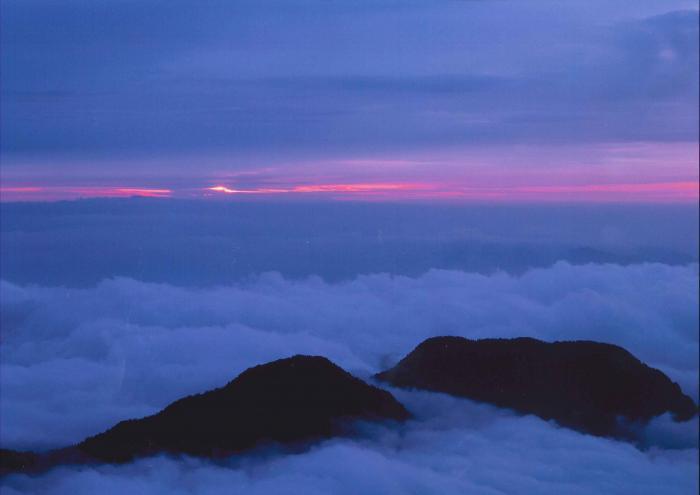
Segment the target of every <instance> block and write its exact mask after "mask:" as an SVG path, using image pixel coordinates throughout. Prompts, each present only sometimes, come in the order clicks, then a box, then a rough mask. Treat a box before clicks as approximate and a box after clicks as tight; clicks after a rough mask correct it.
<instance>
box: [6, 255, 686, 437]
mask: <svg viewBox="0 0 700 495" xmlns="http://www.w3.org/2000/svg"><path fill="white" fill-rule="evenodd" d="M697 272H698V269H697V265H689V266H681V267H670V266H667V265H661V264H643V265H631V266H627V267H621V266H618V265H593V264H591V265H582V266H573V265H570V264H567V263H558V264H556V265H554V266H552V267H550V268H547V269H533V270H530V271H528V272H526V273H525V274H523V275H521V276H513V275H508V274H505V273H497V274H493V275H490V276H486V275H479V274H473V273H465V272H457V271H439V270H434V271H431V272H429V273H427V274H425V275H423V276H421V277H418V278H409V277H392V276H389V275H381V274H380V275H368V276H360V277H358V278H356V279H355V280H352V281H349V282H344V283H337V284H331V283H327V282H324V281H323V280H321V279H320V278H318V277H311V278H308V279H304V280H298V281H290V280H287V279H284V278H283V277H281V276H280V275H278V274H275V273H269V274H264V275H261V276H259V277H257V278H255V279H252V280H250V281H249V282H247V283H240V284H236V285H230V286H220V287H209V288H184V287H176V286H171V285H165V284H152V283H144V282H139V281H136V280H132V279H126V278H116V279H110V280H105V281H103V282H101V283H100V284H98V285H97V286H95V287H92V288H88V289H70V288H42V287H35V286H24V287H22V286H17V285H14V284H11V283H8V282H3V284H2V318H3V321H2V328H3V334H2V338H3V341H2V347H1V348H0V357H1V358H2V364H1V365H0V366H1V368H0V369H1V370H2V373H1V377H0V380H1V381H0V383H1V384H2V390H3V401H2V405H1V406H0V407H1V409H0V413H1V414H0V427H1V429H2V431H3V443H4V444H5V445H6V446H8V447H55V446H59V445H64V444H66V443H70V442H72V441H76V440H79V439H81V438H83V437H85V436H87V435H90V434H94V433H96V432H99V431H101V430H103V429H105V428H106V427H108V426H109V425H111V424H112V423H114V422H115V421H118V420H120V419H125V418H128V417H134V416H142V415H145V414H148V413H152V412H155V411H156V410H158V409H159V408H161V407H163V406H164V405H166V404H167V403H169V402H170V401H172V400H174V399H176V398H178V397H180V396H182V395H185V394H189V393H193V392H197V391H202V390H206V389H208V388H212V387H215V386H219V385H221V384H223V383H226V382H227V381H228V380H230V379H232V378H233V377H234V376H236V375H237V374H238V373H240V372H241V371H242V370H243V369H245V368H247V367H249V366H251V365H254V364H258V363H261V362H265V361H269V360H272V359H276V358H280V357H285V356H289V355H291V354H294V353H305V354H321V355H325V356H327V357H329V358H330V359H331V360H333V361H335V362H336V363H338V364H339V365H341V366H343V367H344V368H346V369H348V370H351V371H353V372H355V373H357V374H359V375H361V376H368V375H370V374H372V373H374V372H377V371H379V370H381V369H384V368H386V367H388V366H390V365H392V364H394V363H395V362H396V361H397V360H398V359H399V358H400V357H402V356H403V355H404V354H406V353H407V352H409V351H410V350H411V349H412V348H413V347H414V346H415V345H417V344H418V343H419V342H420V341H421V340H423V339H425V338H427V337H430V336H434V335H462V336H465V337H493V336H501V337H515V336H523V335H526V336H534V337H539V338H542V339H545V340H569V339H591V340H597V341H604V342H611V343H615V344H620V345H622V346H624V347H626V348H627V349H629V350H630V351H631V352H632V353H633V354H635V355H636V356H638V357H639V358H640V359H642V360H643V361H645V362H647V363H648V364H650V365H652V366H655V367H658V368H660V369H662V370H663V371H665V372H666V373H667V374H668V375H669V376H671V378H672V379H674V380H675V381H678V382H679V383H680V384H681V385H682V387H683V388H684V390H685V392H686V393H688V394H690V395H692V396H693V397H694V398H695V399H696V400H697V398H698V394H697V387H698V379H697V374H698V332H697V324H698V308H697V305H696V304H695V302H696V301H697V297H698V289H697V278H698V273H697Z"/></svg>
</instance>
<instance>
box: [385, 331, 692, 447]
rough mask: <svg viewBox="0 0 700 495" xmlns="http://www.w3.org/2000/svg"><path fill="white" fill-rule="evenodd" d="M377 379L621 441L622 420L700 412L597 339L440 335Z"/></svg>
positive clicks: (670, 385)
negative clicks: (536, 417)
mask: <svg viewBox="0 0 700 495" xmlns="http://www.w3.org/2000/svg"><path fill="white" fill-rule="evenodd" d="M376 377H377V378H378V379H380V380H383V381H386V382H388V383H391V384H392V385H395V386H398V387H412V388H418V389H426V390H432V391H435V392H444V393H448V394H452V395H457V396H461V397H467V398H469V399H473V400H476V401H483V402H489V403H491V404H495V405H497V406H501V407H507V408H511V409H514V410H516V411H519V412H523V413H532V414H536V415H537V416H540V417H542V418H544V419H554V420H556V421H557V422H558V423H560V424H562V425H564V426H568V427H572V428H575V429H578V430H582V431H585V432H588V433H592V434H594V435H602V436H618V435H620V430H619V429H618V428H617V425H618V422H617V418H618V417H623V418H625V419H626V420H628V421H636V422H646V421H648V420H650V419H651V418H653V417H654V416H658V415H660V414H663V413H665V412H671V413H672V414H673V415H674V419H676V420H677V421H684V420H688V419H690V418H691V417H693V416H694V415H695V414H696V413H697V406H696V405H695V403H694V402H693V400H692V399H691V398H690V397H688V396H687V395H685V394H683V392H682V391H681V389H680V387H679V386H678V384H676V383H674V382H672V381H671V380H670V379H669V378H668V377H667V376H666V375H664V374H663V373H662V372H661V371H659V370H657V369H654V368H650V367H649V366H647V365H645V364H644V363H642V362H641V361H639V360H638V359H637V358H635V357H634V356H633V355H632V354H630V353H629V352H627V351H626V350H625V349H623V348H621V347H618V346H614V345H610V344H602V343H597V342H589V341H576V342H554V343H546V342H542V341H539V340H536V339H532V338H517V339H484V340H468V339H465V338H461V337H435V338H431V339H428V340H426V341H424V342H422V343H421V344H420V345H418V347H416V348H415V349H414V350H413V351H412V352H411V353H410V354H408V355H407V356H406V357H405V358H403V359H402V360H401V361H400V362H399V363H398V364H397V365H396V366H395V367H393V368H391V369H389V370H387V371H384V372H382V373H379V374H377V375H376Z"/></svg>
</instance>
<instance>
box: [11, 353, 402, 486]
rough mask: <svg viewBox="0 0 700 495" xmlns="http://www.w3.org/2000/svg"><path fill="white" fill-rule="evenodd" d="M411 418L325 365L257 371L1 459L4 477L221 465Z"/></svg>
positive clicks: (284, 362)
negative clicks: (59, 443)
mask: <svg viewBox="0 0 700 495" xmlns="http://www.w3.org/2000/svg"><path fill="white" fill-rule="evenodd" d="M408 417H409V413H408V411H406V409H405V408H404V407H403V406H402V405H401V404H400V403H399V402H398V401H397V400H396V399H395V398H394V397H393V396H392V395H391V394H390V393H389V392H387V391H385V390H381V389H379V388H377V387H373V386H371V385H368V384H366V383H365V382H363V381H362V380H360V379H358V378H355V377H354V376H352V375H350V374H349V373H347V372H346V371H344V370H343V369H341V368H339V367H338V366H336V365H335V364H333V363H332V362H331V361H329V360H328V359H326V358H323V357H315V356H294V357H291V358H288V359H281V360H279V361H274V362H271V363H268V364H264V365H260V366H255V367H253V368H250V369H248V370H246V371H244V372H243V373H241V374H240V375H239V376H238V377H237V378H236V379H234V380H233V381H231V382H230V383H228V384H227V385H225V386H224V387H221V388H218V389H215V390H212V391H209V392H206V393H203V394H198V395H192V396H189V397H185V398H184V399H180V400H178V401H176V402H173V403H172V404H170V405H169V406H168V407H166V408H165V409H163V410H162V411H161V412H159V413H157V414H155V415H153V416H149V417H146V418H142V419H136V420H128V421H122V422H120V423H118V424H117V425H116V426H114V427H113V428H111V429H110V430H108V431H106V432H104V433H101V434H99V435H96V436H93V437H90V438H88V439H86V440H84V441H83V442H81V443H79V444H77V445H75V446H73V447H69V448H66V449H61V450H56V451H53V452H49V453H47V454H32V453H28V452H14V451H7V450H5V451H2V452H1V453H0V454H1V455H0V461H1V462H2V463H1V466H0V469H1V470H2V471H3V472H11V471H32V470H42V469H45V468H47V467H50V466H52V465H56V464H60V463H66V462H69V463H75V462H126V461H129V460H132V459H134V458H135V457H142V456H148V455H153V454H158V453H171V454H189V455H195V456H207V457H218V456H226V455H230V454H233V453H237V452H242V451H245V450H249V449H252V448H254V447H257V446H259V445H261V444H266V443H278V444H284V445H294V444H302V443H306V442H310V441H314V440H319V439H323V438H328V437H331V436H334V435H342V434H344V433H346V430H345V429H344V425H345V422H346V420H355V419H362V420H398V421H402V420H405V419H407V418H408Z"/></svg>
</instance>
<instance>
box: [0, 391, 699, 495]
mask: <svg viewBox="0 0 700 495" xmlns="http://www.w3.org/2000/svg"><path fill="white" fill-rule="evenodd" d="M398 394H399V398H400V399H401V400H402V401H404V402H405V403H406V404H408V406H409V407H410V408H411V409H412V410H413V411H415V412H416V413H417V418H416V419H415V420H412V421H410V422H409V423H408V424H406V425H405V427H404V428H402V429H400V430H395V429H387V428H384V427H382V426H376V425H375V426H366V427H365V429H364V431H363V432H362V433H363V435H361V436H360V437H359V438H357V439H354V440H349V439H342V440H331V441H328V442H324V443H322V444H320V445H317V446H316V447H314V448H312V449H311V450H310V451H308V452H305V453H303V454H298V455H290V456H275V455H274V454H270V453H262V454H260V455H258V456H249V457H246V458H243V459H240V458H239V459H233V460H230V461H226V462H222V463H218V464H212V463H209V462H206V461H202V460H197V459H191V458H166V457H158V458H152V459H147V460H141V461H138V462H135V463H133V464H129V465H125V466H119V467H116V466H100V467H83V468H71V467H62V468H58V469H55V470H53V471H51V472H50V473H48V474H45V475H43V476H40V477H29V476H24V475H20V476H11V477H9V478H7V479H6V480H5V483H4V486H3V489H4V490H3V492H4V493H7V494H12V495H16V494H22V493H35V494H48V493H51V494H59V495H60V494H71V495H73V494H83V493H84V494H88V493H107V494H110V493H134V494H141V493H149V494H152V493H171V494H185V493H202V494H208V493H221V492H222V490H225V491H226V492H227V493H245V494H298V493H304V494H312V495H314V494H328V493H333V494H340V495H342V494H356V493H367V494H383V495H385V494H405V493H440V494H447V495H449V494H463V493H470V494H475V495H497V494H511V493H512V494H517V493H528V494H541V495H545V494H561V493H567V494H577V495H582V494H591V495H592V494H600V493H608V494H650V495H651V494H658V493H668V494H691V493H695V492H696V491H697V488H698V483H697V463H698V455H697V449H685V450H673V451H669V450H659V449H652V450H649V451H640V450H637V449H635V448H634V447H632V446H631V445H628V444H625V443H622V442H614V441H610V440H606V439H601V438H595V437H590V436H586V435H581V434H578V433H575V432H573V431H570V430H566V429H560V428H558V427H556V426H554V425H552V424H549V423H546V422H544V421H542V420H540V419H538V418H535V417H532V416H527V417H517V416H514V415H512V414H510V413H508V412H507V411H502V410H497V409H494V408H492V407H490V406H485V405H479V404H475V403H472V402H470V401H467V400H460V399H455V398H452V397H448V396H444V395H439V394H430V393H419V392H408V393H407V392H398Z"/></svg>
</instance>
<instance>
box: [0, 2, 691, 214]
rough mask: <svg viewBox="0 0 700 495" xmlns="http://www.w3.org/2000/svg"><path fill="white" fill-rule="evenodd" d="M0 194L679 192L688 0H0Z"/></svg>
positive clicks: (549, 197) (438, 196)
mask: <svg viewBox="0 0 700 495" xmlns="http://www.w3.org/2000/svg"><path fill="white" fill-rule="evenodd" d="M1 22H2V26H1V27H2V32H1V34H0V36H1V41H2V47H3V49H2V67H1V68H2V71H1V83H2V84H1V88H2V108H1V109H0V117H1V124H2V127H1V136H0V137H1V141H0V142H1V148H0V152H1V158H2V169H1V172H0V179H1V180H2V183H1V187H2V190H1V191H0V192H1V193H2V195H1V199H2V200H3V201H15V200H22V201H27V200H30V201H31V200H37V201H45V200H58V199H74V198H85V197H129V196H150V197H160V198H164V197H174V198H200V199H227V200H230V199H234V198H235V199H237V200H246V201H260V200H263V201H265V200H270V199H274V200H285V201H287V200H290V199H296V200H300V199H301V200H314V201H316V200H334V201H337V200H362V201H406V200H409V201H426V200H428V201H443V202H464V201H471V202H474V201H477V202H558V203H561V202H606V203H611V202H612V203H619V202H623V203H625V202H635V203H639V202H652V203H659V202H674V203H677V202H684V203H691V204H692V203H695V202H697V199H698V153H697V147H698V118H697V108H698V91H697V88H698V7H697V2H694V1H686V0H668V1H663V2H659V1H646V0H634V1H633V0H620V1H616V2H609V1H603V0H590V1H586V2H559V1H546V0H542V1H537V2H519V1H501V0H464V1H458V0H444V1H443V0H438V1H423V0H408V1H402V2H399V1H395V0H377V1H368V0H357V1H352V2H340V1H310V0H301V1H288V0H271V1H266V2H258V1H252V0H251V1H249V0H240V1H236V2H224V1H213V0H204V1H203V2H197V6H196V7H194V6H193V4H192V3H191V2H185V1H180V0H175V1H169V2H165V1H157V0H143V1H139V2H135V1H132V0H99V1H91V2H88V1H78V0H66V1H62V2H53V1H49V0H6V1H4V2H3V5H2V21H1Z"/></svg>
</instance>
